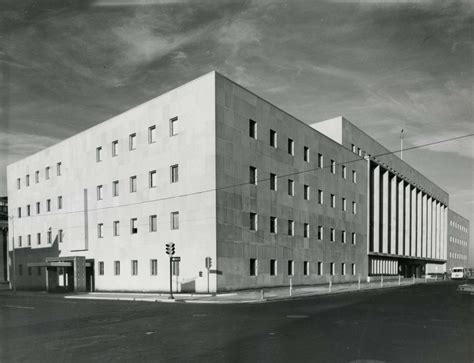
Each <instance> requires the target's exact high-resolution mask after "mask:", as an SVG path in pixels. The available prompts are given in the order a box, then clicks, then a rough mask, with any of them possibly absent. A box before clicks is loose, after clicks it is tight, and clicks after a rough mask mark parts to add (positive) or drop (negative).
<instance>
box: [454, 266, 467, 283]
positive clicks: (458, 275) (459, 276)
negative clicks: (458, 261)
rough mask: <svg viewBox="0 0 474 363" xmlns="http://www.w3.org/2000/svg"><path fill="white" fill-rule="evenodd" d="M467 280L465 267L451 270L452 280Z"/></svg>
mask: <svg viewBox="0 0 474 363" xmlns="http://www.w3.org/2000/svg"><path fill="white" fill-rule="evenodd" d="M466 278H467V268H465V267H453V268H452V269H451V279H452V280H464V279H466Z"/></svg>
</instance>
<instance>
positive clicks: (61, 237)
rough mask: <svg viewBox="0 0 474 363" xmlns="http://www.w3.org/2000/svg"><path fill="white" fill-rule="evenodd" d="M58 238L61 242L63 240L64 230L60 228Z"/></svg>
mask: <svg viewBox="0 0 474 363" xmlns="http://www.w3.org/2000/svg"><path fill="white" fill-rule="evenodd" d="M58 239H59V242H61V243H62V242H63V241H64V231H63V230H62V229H60V230H58Z"/></svg>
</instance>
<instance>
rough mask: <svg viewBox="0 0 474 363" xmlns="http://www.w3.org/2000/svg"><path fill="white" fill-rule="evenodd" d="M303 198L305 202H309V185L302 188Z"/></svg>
mask: <svg viewBox="0 0 474 363" xmlns="http://www.w3.org/2000/svg"><path fill="white" fill-rule="evenodd" d="M303 197H304V199H305V200H309V185H304V186H303Z"/></svg>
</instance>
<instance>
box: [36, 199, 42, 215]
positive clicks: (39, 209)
mask: <svg viewBox="0 0 474 363" xmlns="http://www.w3.org/2000/svg"><path fill="white" fill-rule="evenodd" d="M40 213H41V203H40V202H36V214H40Z"/></svg>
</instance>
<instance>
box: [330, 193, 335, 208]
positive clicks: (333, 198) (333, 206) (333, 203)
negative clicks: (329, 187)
mask: <svg viewBox="0 0 474 363" xmlns="http://www.w3.org/2000/svg"><path fill="white" fill-rule="evenodd" d="M331 208H336V196H335V195H334V194H331Z"/></svg>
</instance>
